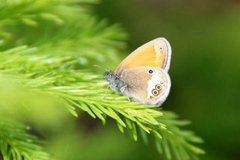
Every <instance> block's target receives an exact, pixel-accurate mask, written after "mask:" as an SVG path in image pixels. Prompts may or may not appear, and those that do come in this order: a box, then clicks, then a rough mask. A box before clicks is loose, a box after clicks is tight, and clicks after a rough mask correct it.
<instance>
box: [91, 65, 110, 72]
mask: <svg viewBox="0 0 240 160" xmlns="http://www.w3.org/2000/svg"><path fill="white" fill-rule="evenodd" d="M93 66H94V67H97V68H100V69H102V70H104V71H105V72H107V71H108V70H106V68H104V67H103V66H99V65H97V64H94V65H93Z"/></svg>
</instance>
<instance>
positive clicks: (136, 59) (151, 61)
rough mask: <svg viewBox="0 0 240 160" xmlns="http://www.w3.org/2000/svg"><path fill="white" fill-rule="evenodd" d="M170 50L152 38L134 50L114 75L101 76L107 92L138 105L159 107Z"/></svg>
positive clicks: (165, 90)
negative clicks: (111, 91)
mask: <svg viewBox="0 0 240 160" xmlns="http://www.w3.org/2000/svg"><path fill="white" fill-rule="evenodd" d="M171 52H172V50H171V46H170V44H169V42H168V41H167V40H166V39H165V38H163V37H160V38H156V39H154V40H152V41H150V42H147V43H145V44H144V45H142V46H140V47H139V48H137V49H136V50H135V51H133V52H132V53H131V54H130V55H129V56H127V57H126V58H125V59H124V60H123V61H122V62H121V63H120V64H119V65H118V67H117V68H116V69H115V70H114V71H108V72H105V75H104V76H105V79H106V80H107V81H108V82H109V85H110V88H111V89H112V90H113V91H115V92H117V93H122V94H124V95H126V96H128V97H130V98H131V99H133V100H134V101H137V102H139V103H141V104H146V105H154V106H160V105H161V104H162V103H163V102H164V101H165V100H166V98H167V97H168V95H169V92H170V88H171V80H170V77H169V74H168V70H169V67H170V60H171Z"/></svg>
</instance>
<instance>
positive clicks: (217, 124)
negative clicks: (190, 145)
mask: <svg viewBox="0 0 240 160" xmlns="http://www.w3.org/2000/svg"><path fill="white" fill-rule="evenodd" d="M23 1H24V0H23ZM50 1H51V0H44V1H40V0H39V1H37V0H36V2H38V3H35V9H34V7H33V6H30V5H29V6H25V8H21V7H22V6H20V7H19V8H18V7H17V8H14V7H13V8H10V9H6V10H5V12H4V10H1V9H0V17H1V16H2V17H3V21H4V17H9V16H10V17H11V15H15V14H16V15H18V14H19V10H20V11H21V9H23V10H25V9H26V11H28V10H30V13H31V12H33V15H39V14H38V13H42V12H43V13H44V12H49V13H56V14H57V15H60V17H63V20H67V21H66V22H68V23H70V24H68V23H66V24H68V25H69V26H68V25H67V26H64V25H61V23H62V21H59V20H61V19H58V18H57V17H55V16H50V17H45V18H47V19H44V18H43V19H41V17H40V18H39V17H38V16H32V17H31V16H30V19H25V17H22V18H23V20H24V21H23V22H24V23H22V22H21V20H22V19H18V16H16V17H13V23H12V22H11V21H9V24H8V21H4V22H3V21H2V20H0V22H1V23H0V29H1V33H0V38H1V36H5V37H7V38H5V40H6V42H5V41H1V40H0V49H7V48H11V47H13V46H15V47H16V46H19V45H23V44H24V45H25V44H28V45H29V46H30V47H34V46H35V45H36V46H37V47H39V49H40V50H39V53H38V52H37V53H35V54H33V55H32V56H34V55H36V56H37V57H38V56H40V55H43V56H46V55H47V54H49V56H50V57H51V56H53V57H55V56H56V57H57V58H61V56H64V55H65V54H68V53H72V54H71V55H70V56H73V58H76V59H77V58H79V57H80V58H79V59H80V60H81V58H82V57H81V55H83V54H84V56H85V58H87V57H88V55H89V54H90V56H89V57H91V56H92V57H93V56H96V57H97V58H95V59H96V60H97V59H100V60H99V61H98V62H99V63H100V62H102V63H104V62H103V61H104V60H105V59H111V62H109V63H104V64H97V65H99V66H101V67H102V68H107V69H109V68H111V69H114V68H112V67H113V65H115V66H116V65H117V64H118V63H119V62H120V59H119V57H117V56H111V55H115V54H117V53H118V51H119V50H123V51H122V53H121V54H120V55H119V56H120V57H122V58H124V57H125V56H127V55H128V54H130V53H131V52H132V51H133V50H134V49H136V48H137V47H139V46H140V45H142V44H144V43H146V42H148V41H150V40H152V39H154V38H156V37H166V38H167V39H168V40H169V42H170V43H171V46H172V50H173V53H172V61H171V68H170V76H171V79H172V89H171V93H170V95H169V97H168V99H167V101H166V102H165V103H164V104H163V106H162V108H163V110H169V111H173V112H175V113H177V114H178V115H179V116H180V119H187V120H190V121H191V122H192V124H191V125H190V126H187V127H186V129H190V130H193V131H194V132H195V133H196V134H197V135H199V136H200V137H202V138H203V139H204V141H205V142H204V144H200V145H199V147H201V148H203V149H204V150H205V151H206V154H205V155H203V156H201V159H203V160H239V159H240V152H239V149H240V138H239V135H240V125H239V123H240V96H239V95H240V94H239V89H240V74H239V72H240V2H239V1H238V0H201V1H191V0H181V1H180V0H102V1H101V2H99V3H98V4H95V3H94V5H93V6H92V5H91V6H89V5H88V2H90V1H94V0H88V1H85V0H77V1H76V0H72V1H70V2H69V1H68V0H64V1H63V3H64V2H67V1H68V2H69V3H73V2H74V1H76V3H77V4H79V6H80V5H83V6H86V7H87V8H88V7H89V8H91V9H93V12H94V15H95V16H96V18H97V19H98V20H99V21H100V20H102V19H106V20H107V21H108V24H109V26H110V25H112V24H116V23H117V24H119V25H121V26H122V28H123V29H125V31H126V33H127V34H128V40H127V44H128V47H127V49H126V48H125V46H124V45H123V43H121V44H119V45H118V44H117V43H113V42H117V41H112V40H109V41H108V39H111V38H112V39H113V40H114V39H116V40H117V39H120V40H122V39H124V37H125V34H124V33H122V32H121V31H122V30H121V29H119V28H117V27H116V28H114V27H111V29H112V31H111V30H110V31H109V32H108V31H107V30H108V29H106V30H104V28H106V26H105V24H104V22H102V21H101V24H100V23H95V19H92V18H89V17H91V16H88V15H87V14H86V13H88V11H86V13H85V10H84V11H82V12H78V11H76V10H74V9H73V8H72V10H71V9H70V10H68V9H67V8H65V10H64V8H60V9H58V10H55V9H56V8H54V7H55V6H54V3H50ZM61 1H62V0H61ZM80 1H81V3H78V2H80ZM6 2H10V1H4V0H2V2H1V0H0V8H1V7H2V6H4V5H1V4H4V3H6ZM11 2H13V3H14V2H16V3H18V2H21V1H20V0H15V1H13V0H12V1H11ZM25 2H26V3H25ZM33 2H34V0H33ZM48 2H49V5H48ZM52 2H55V1H52ZM56 2H58V1H56ZM28 3H29V4H31V0H30V1H29V0H25V1H24V3H23V4H28ZM41 5H43V6H44V5H46V6H47V7H46V8H43V10H41ZM23 7H24V5H23ZM38 7H40V10H38ZM36 8H37V9H36ZM81 9H83V8H80V10H81ZM32 10H33V11H32ZM77 13H78V14H77ZM79 13H82V14H79ZM53 15H54V14H53ZM45 16H46V15H45ZM48 16H49V15H48ZM14 18H15V20H14ZM20 18H21V16H20ZM31 18H32V19H31ZM38 18H39V19H38ZM48 18H50V19H48ZM35 19H36V22H35V21H34V20H35ZM86 19H87V20H88V21H89V23H87V20H86ZM31 20H32V21H31ZM68 20H69V21H68ZM52 21H53V22H52ZM56 22H57V23H56ZM4 23H6V24H5V25H6V26H4ZM55 23H56V24H55ZM15 24H16V25H15ZM26 24H27V25H26ZM75 25H76V26H77V28H74V27H73V26H75ZM85 25H86V27H85ZM94 25H96V27H95V26H94ZM9 26H10V27H9ZM78 27H79V28H80V29H79V28H78ZM92 28H93V29H92ZM65 29H66V30H65ZM78 29H79V31H78ZM81 29H82V30H81ZM4 31H6V32H4ZM61 31H63V32H61ZM118 31H119V35H117V36H115V34H114V35H113V34H112V33H116V32H118ZM4 33H8V34H4ZM9 35H10V36H9ZM85 37H87V38H89V39H90V40H91V41H89V39H86V40H85ZM95 38H96V39H95ZM98 38H99V39H98ZM77 40H79V41H80V42H79V41H77ZM55 41H56V42H55ZM81 42H82V43H81ZM97 42H101V43H99V44H98V43H97ZM4 43H6V44H4ZM119 43H120V42H119ZM107 44H112V46H109V49H107V48H108V47H105V46H106V45H107ZM94 46H96V47H94ZM116 46H118V47H116ZM102 47H103V48H102ZM115 47H116V48H115ZM119 48H120V49H119ZM81 50H82V52H81ZM106 50H107V53H106ZM19 52H22V51H21V50H19ZM91 53H92V54H91ZM97 53H99V56H98V55H97ZM20 55H21V54H20ZM5 56H6V55H5ZM47 56H48V55H47ZM107 56H108V57H110V58H108V57H107ZM30 57H31V55H30ZM40 57H41V56H40ZM98 57H100V58H98ZM101 57H103V61H101ZM104 57H107V58H104ZM5 58H6V61H7V60H9V61H10V62H11V60H12V59H7V56H6V57H5ZM57 58H56V59H57ZM0 60H1V62H5V61H4V56H3V54H2V56H1V58H0ZM35 60H36V59H35ZM50 60H51V59H50ZM83 60H84V57H83ZM114 60H115V61H116V62H115V61H114ZM16 61H17V60H16ZM36 61H37V60H36ZM85 61H86V59H85ZM89 61H90V63H91V64H92V63H94V64H95V63H96V61H91V59H90V60H89ZM10 62H9V63H10ZM17 62H18V61H17ZM34 62H35V61H33V62H31V63H29V64H28V65H26V69H32V70H34V66H35V67H36V69H35V71H36V70H38V69H39V70H40V71H42V70H41V69H42V68H44V69H46V68H48V66H46V67H44V66H45V65H44V64H45V63H41V62H42V61H41V59H40V62H39V63H37V62H36V65H34V64H35V63H34ZM50 62H51V61H50ZM55 62H56V61H55ZM57 62H58V61H57ZM64 62H65V61H64ZM18 63H19V66H20V67H25V65H23V66H22V65H20V64H22V63H24V61H21V59H20V62H18ZM18 63H17V64H12V65H13V66H11V65H10V66H9V67H10V68H11V67H13V69H15V70H14V71H16V69H17V70H18V68H17V67H16V66H18ZM62 63H63V62H61V63H60V62H58V63H53V64H52V65H51V66H52V67H53V68H54V67H56V68H58V67H59V66H60V65H59V64H62ZM82 63H84V61H83V62H82ZM1 64H4V63H1ZM10 64H11V63H10ZM3 66H4V65H3ZM28 67H29V68H28ZM38 67H39V68H38ZM74 67H76V68H78V67H79V66H74ZM85 67H90V64H89V65H86V66H85ZM101 67H95V69H96V71H98V73H99V72H100V73H101V74H102V72H103V70H102V69H101ZM60 68H61V67H60ZM1 69H2V68H1ZM24 71H25V70H24ZM94 71H95V70H94ZM29 72H30V73H31V70H29ZM29 72H26V73H29ZM11 73H12V72H11ZM36 73H38V72H37V71H36ZM44 73H45V72H44ZM46 73H49V72H48V71H46ZM94 74H95V73H94ZM13 75H15V72H13ZM40 75H41V74H40ZM13 78H14V77H13ZM67 78H69V77H67ZM40 79H41V78H40ZM43 79H44V77H43ZM70 79H71V77H70ZM24 80H25V77H24ZM26 80H28V79H26ZM37 80H38V79H37ZM44 80H45V79H44ZM50 80H51V79H50ZM19 82H20V81H19ZM24 82H25V81H24ZM33 82H35V83H39V81H33ZM43 82H44V84H45V81H42V82H41V83H43ZM22 83H23V82H22ZM25 83H26V82H25ZM25 83H24V84H25ZM35 83H33V86H34V84H35ZM62 83H63V82H62ZM62 83H61V84H62ZM63 84H64V83H63ZM28 85H29V84H28ZM30 85H31V81H30ZM76 85H77V84H76ZM16 86H17V85H16ZM43 86H45V85H43ZM50 86H51V85H50ZM0 88H1V91H0V102H1V104H0V119H1V118H3V117H2V115H4V116H6V117H7V118H11V119H20V120H21V122H24V124H25V122H26V124H27V125H28V126H31V127H29V132H30V133H32V134H34V135H36V136H37V137H39V139H41V140H44V141H45V142H46V143H45V144H44V147H46V148H45V149H46V151H47V152H48V153H50V154H51V155H52V156H53V157H54V158H55V159H62V160H164V158H163V157H162V155H160V154H158V152H157V151H156V148H155V145H154V144H152V143H153V142H151V141H150V144H148V145H145V144H144V143H143V142H142V141H141V140H140V141H138V142H134V141H133V140H131V138H130V136H129V134H128V133H127V132H126V133H124V134H122V133H120V132H119V130H118V129H117V127H116V123H115V122H114V121H112V120H111V119H110V118H108V119H107V124H106V125H105V126H103V124H102V123H101V122H100V120H98V119H93V118H91V117H90V116H88V115H87V114H86V113H83V112H81V111H79V110H77V111H78V113H79V112H80V113H79V117H78V118H75V117H73V116H72V115H71V114H69V112H68V111H67V110H66V106H64V104H63V103H62V101H59V99H58V98H56V97H54V98H53V97H51V96H49V95H48V94H47V96H45V94H41V93H43V92H44V91H45V90H44V89H43V90H41V87H39V88H40V93H39V94H32V92H26V93H25V92H24V90H22V88H20V90H19V88H16V89H15V88H14V86H12V83H11V81H8V79H7V80H6V79H1V78H0ZM29 88H30V89H31V87H29ZM41 91H42V92H41ZM34 93H35V92H34ZM18 95H19V96H18ZM5 97H10V98H9V99H6V98H5ZM55 98H56V99H55ZM25 101H26V102H27V103H26V104H28V105H24V104H25ZM5 102H6V105H5ZM20 102H21V103H20ZM19 104H20V105H19ZM21 104H23V105H24V107H22V105H21ZM15 105H16V106H15ZM5 106H6V107H5ZM9 106H11V107H12V109H13V111H14V112H12V110H11V108H10V107H9ZM28 106H33V107H31V108H28ZM5 110H6V111H5ZM9 110H10V112H11V113H9V115H8V114H7V115H5V114H4V113H5V112H9ZM1 159H3V158H2V155H1V153H0V160H1Z"/></svg>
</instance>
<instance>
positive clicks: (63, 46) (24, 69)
mask: <svg viewBox="0 0 240 160" xmlns="http://www.w3.org/2000/svg"><path fill="white" fill-rule="evenodd" d="M0 2H1V3H0V9H1V12H0V17H1V18H0V19H1V20H0V29H1V30H2V31H3V32H1V33H0V38H1V39H0V49H1V50H2V51H1V52H0V55H1V56H0V88H1V91H4V90H9V88H8V87H7V88H6V86H11V87H10V88H11V89H13V90H14V93H17V94H16V95H15V94H6V93H7V92H0V101H1V105H0V111H1V110H2V108H3V105H5V106H11V107H12V108H13V109H15V107H16V106H18V107H19V106H20V108H21V105H24V106H25V105H29V108H31V103H28V100H29V96H31V95H34V94H36V95H37V94H39V93H40V94H41V95H45V96H51V97H53V98H54V99H57V100H58V101H59V102H62V103H63V104H64V106H66V108H67V109H68V111H69V112H70V113H71V114H73V115H74V116H78V115H79V114H78V112H79V110H78V109H81V110H82V111H85V112H87V113H88V114H89V115H90V116H92V117H93V118H98V119H100V120H101V121H102V122H103V124H105V123H106V121H107V118H108V117H109V118H112V119H113V120H115V121H116V125H117V127H118V128H119V130H120V131H121V132H124V131H125V130H127V131H129V133H130V135H131V137H133V139H134V140H135V141H137V140H138V139H139V138H140V137H141V138H142V139H143V140H144V141H145V142H147V141H148V137H149V136H153V137H154V142H155V144H156V147H157V149H158V151H159V152H160V153H163V154H164V155H165V157H166V158H167V159H176V160H188V159H189V160H191V159H197V158H198V155H199V154H203V153H204V151H203V150H202V149H200V148H198V147H196V146H195V144H196V143H201V142H202V140H201V139H200V138H199V137H197V136H195V135H194V134H193V133H192V132H189V131H185V130H182V129H180V127H182V126H184V125H186V124H188V122H186V121H181V120H178V119H177V116H176V115H175V114H174V113H172V112H166V111H161V110H160V109H158V108H154V107H149V106H143V105H140V104H138V103H135V102H131V101H129V100H128V98H127V97H125V96H122V95H119V94H116V93H113V92H112V91H110V90H109V89H108V85H107V82H106V81H104V80H103V76H102V75H101V74H99V73H96V71H95V70H96V69H94V67H93V65H95V64H102V63H104V62H106V61H107V62H109V64H110V65H113V64H115V63H114V62H115V61H116V59H118V58H117V54H116V53H118V52H119V51H120V50H122V48H123V47H124V45H125V43H124V42H123V40H124V39H125V38H126V34H125V33H124V32H123V31H122V29H121V28H120V27H119V26H116V25H113V26H110V27H108V26H107V23H106V22H105V21H100V22H98V21H97V20H96V18H94V17H93V16H92V15H91V14H90V12H89V8H88V7H83V6H81V5H79V4H78V3H77V2H84V3H90V4H91V3H96V2H97V1H95V0H71V1H69V0H56V1H51V0H46V1H44V2H45V3H42V4H41V3H40V1H37V0H29V1H25V0H19V1H18V4H16V3H11V1H1V0H0ZM50 2H51V3H50ZM77 4H78V5H77ZM29 5H31V7H30V8H29V7H28V6H29ZM6 6H7V7H6ZM59 8H61V10H60V9H59ZM8 13H11V14H8ZM76 15H79V16H76ZM46 24H48V25H47V26H48V27H45V26H46ZM16 26H18V27H16ZM26 30H27V32H24V31H26ZM32 35H35V36H36V37H37V38H36V37H33V36H32ZM28 46H30V47H28ZM98 72H99V71H98ZM13 98H14V100H15V101H14V102H12V101H9V99H13ZM3 113H4V112H1V114H3ZM5 124H8V122H3V123H2V124H0V125H5ZM10 128H11V127H10ZM14 132H15V131H14V130H11V129H10V130H9V133H12V134H15V133H14ZM21 133H23V134H20V135H19V138H20V137H22V140H24V139H29V137H30V139H34V138H32V137H31V136H29V135H27V134H25V132H21ZM1 135H4V131H3V130H1V128H0V142H2V143H4V144H3V146H6V145H7V150H6V149H5V150H2V148H1V152H2V154H3V155H4V156H5V157H6V155H8V154H9V153H12V152H13V151H14V150H15V148H14V146H13V145H9V144H7V143H6V137H4V136H2V137H1ZM26 135H27V136H26ZM12 141H13V142H14V141H16V143H17V139H16V140H15V139H13V140H12ZM37 143H38V142H37V141H35V140H33V141H30V142H29V143H28V141H26V142H25V143H24V144H26V146H28V147H30V148H35V149H36V152H39V151H40V150H41V149H40V148H39V147H37V146H38V145H36V144H37ZM35 145H36V146H35ZM34 146H35V147H34ZM3 149H4V148H3ZM29 150H30V149H28V151H29ZM32 151H33V150H31V152H32ZM14 154H16V155H17V156H18V155H20V156H24V155H27V156H28V157H29V154H30V152H29V153H26V154H25V152H24V153H23V152H18V153H14ZM34 155H35V154H34ZM39 155H42V158H45V159H46V158H48V156H47V154H45V153H42V152H41V154H40V153H39ZM43 155H45V156H43ZM5 157H4V159H10V158H8V157H6V158H5ZM9 157H11V156H9ZM40 158H41V157H40ZM40 158H38V159H39V160H41V159H40ZM13 159H14V160H15V159H17V158H14V157H13ZM35 159H37V158H35Z"/></svg>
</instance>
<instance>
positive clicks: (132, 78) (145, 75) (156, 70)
mask: <svg viewBox="0 0 240 160" xmlns="http://www.w3.org/2000/svg"><path fill="white" fill-rule="evenodd" d="M149 70H152V73H149ZM121 79H122V80H123V81H124V82H125V83H126V84H127V87H126V88H125V89H124V90H123V91H122V93H123V94H125V95H127V96H129V97H131V98H133V99H134V100H135V101H138V102H140V103H142V104H148V105H160V104H162V103H163V102H164V101H165V99H166V98H167V96H168V94H169V91H170V86H171V81H170V78H169V75H168V73H167V72H165V71H164V70H163V69H161V68H160V67H136V68H132V69H126V70H124V71H123V72H122V73H121Z"/></svg>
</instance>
